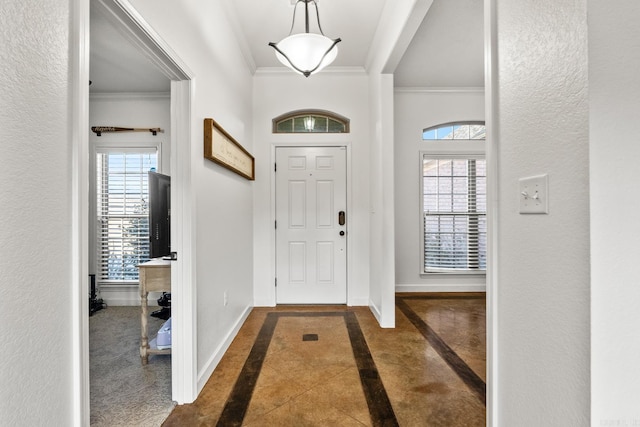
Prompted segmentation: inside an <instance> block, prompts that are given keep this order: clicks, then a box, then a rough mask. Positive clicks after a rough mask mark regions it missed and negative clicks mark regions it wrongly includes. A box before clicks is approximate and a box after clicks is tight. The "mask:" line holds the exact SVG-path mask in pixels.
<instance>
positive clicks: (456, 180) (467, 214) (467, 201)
mask: <svg viewBox="0 0 640 427" xmlns="http://www.w3.org/2000/svg"><path fill="white" fill-rule="evenodd" d="M422 172H423V178H422V179H423V219H424V272H434V271H479V270H486V245H487V222H486V205H487V204H486V163H485V160H484V159H483V158H479V157H478V158H471V157H470V156H469V157H467V158H438V157H434V156H430V155H428V154H424V155H423V162H422Z"/></svg>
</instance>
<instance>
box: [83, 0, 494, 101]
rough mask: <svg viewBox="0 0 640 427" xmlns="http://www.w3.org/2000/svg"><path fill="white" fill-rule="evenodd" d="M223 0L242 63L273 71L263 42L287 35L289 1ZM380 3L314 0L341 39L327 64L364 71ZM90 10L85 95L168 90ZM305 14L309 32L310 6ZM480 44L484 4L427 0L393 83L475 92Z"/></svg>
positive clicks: (329, 32) (327, 29) (325, 26)
mask: <svg viewBox="0 0 640 427" xmlns="http://www.w3.org/2000/svg"><path fill="white" fill-rule="evenodd" d="M225 1H226V2H227V6H228V8H229V10H230V12H231V13H233V14H234V15H235V17H234V20H235V21H236V27H237V28H238V33H239V34H240V36H241V37H243V38H244V41H245V42H246V46H247V47H248V51H249V56H250V59H249V61H252V62H253V65H255V67H256V68H258V69H260V68H269V67H280V66H281V64H280V63H279V62H278V61H277V59H276V58H275V55H274V52H273V48H271V47H269V46H268V42H277V41H279V40H281V39H282V38H284V37H286V36H287V35H288V34H289V29H290V27H291V20H292V16H293V11H294V6H293V5H292V4H291V0H259V1H257V0H225ZM387 1H389V2H394V1H397V0H349V1H339V0H319V1H318V5H319V12H320V23H321V25H322V30H323V32H324V34H325V35H326V36H328V37H330V38H337V37H340V38H341V39H342V42H340V43H339V44H338V47H339V53H338V57H337V58H336V60H335V61H334V62H333V64H332V65H331V67H363V68H364V67H365V64H366V63H367V58H368V55H369V50H370V47H371V42H372V40H374V36H375V33H376V30H377V28H378V26H379V25H380V24H384V23H385V21H384V20H385V19H386V17H385V16H384V15H383V10H384V6H385V2H387ZM390 4H391V5H392V4H393V3H390ZM303 6H304V5H300V6H298V12H297V15H296V26H295V28H301V26H302V25H303V24H304V11H303V9H304V7H303ZM391 7H392V6H391ZM95 9H96V8H93V7H92V10H91V23H90V25H91V46H90V52H91V57H90V64H91V70H90V79H91V81H92V84H91V87H90V91H91V92H92V93H109V92H168V91H169V90H170V82H169V79H168V78H167V77H165V76H164V74H162V73H161V72H160V71H159V70H158V69H157V68H156V66H155V65H153V64H152V63H151V61H149V60H148V59H147V58H146V57H145V56H144V55H142V54H140V53H139V51H138V50H137V48H136V47H135V46H133V45H132V44H131V43H130V42H129V41H128V40H127V39H126V38H125V37H124V36H123V35H122V34H121V33H120V32H119V31H118V30H117V29H116V28H115V27H114V26H113V24H112V23H111V22H110V21H109V20H108V19H107V18H106V17H105V16H104V15H103V13H102V12H100V11H98V10H95ZM310 12H311V13H312V14H311V17H312V19H311V21H310V22H311V31H312V32H313V31H314V30H315V28H316V27H315V20H314V18H313V16H314V15H313V7H311V8H310ZM265 16H268V17H269V19H264V17H265ZM294 32H297V31H294ZM483 45H484V43H483V0H434V1H433V4H432V5H431V7H430V8H429V10H428V12H427V14H426V16H425V17H424V19H423V20H422V24H421V25H420V26H419V28H418V30H417V31H416V32H415V35H414V36H413V39H412V40H411V42H410V43H409V45H408V47H407V48H406V50H405V52H404V54H403V55H402V59H401V60H400V62H399V64H398V66H397V68H396V69H395V72H394V82H395V86H397V87H426V88H456V87H482V86H483V85H484V74H483V73H484V63H483V61H484V52H483Z"/></svg>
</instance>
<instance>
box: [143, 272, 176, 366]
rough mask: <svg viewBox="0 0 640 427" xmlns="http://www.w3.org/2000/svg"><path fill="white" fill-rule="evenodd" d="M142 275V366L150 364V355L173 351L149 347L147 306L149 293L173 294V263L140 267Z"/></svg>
mask: <svg viewBox="0 0 640 427" xmlns="http://www.w3.org/2000/svg"><path fill="white" fill-rule="evenodd" d="M138 272H139V275H140V307H141V308H142V313H141V315H140V326H141V332H142V334H141V339H140V358H141V359H142V364H143V365H146V364H147V363H148V362H149V355H150V354H171V349H170V348H168V349H165V350H159V349H158V348H157V347H155V346H154V345H153V344H152V345H149V336H148V333H149V331H148V321H149V313H148V311H149V309H148V306H147V297H148V296H149V292H171V261H168V260H151V261H148V262H145V263H144V264H140V265H139V266H138Z"/></svg>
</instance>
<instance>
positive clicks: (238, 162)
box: [204, 118, 255, 181]
mask: <svg viewBox="0 0 640 427" xmlns="http://www.w3.org/2000/svg"><path fill="white" fill-rule="evenodd" d="M204 157H205V159H208V160H211V161H212V162H214V163H217V164H219V165H220V166H222V167H225V168H227V169H229V170H231V171H233V172H235V173H237V174H238V175H240V176H242V177H244V178H246V179H248V180H250V181H254V180H255V159H254V157H253V156H252V155H251V153H249V152H248V151H247V150H245V148H244V147H243V146H242V145H240V143H238V141H236V140H235V139H234V138H233V137H232V136H231V135H229V134H228V133H227V132H226V131H225V130H224V129H223V128H222V126H220V125H219V124H218V123H217V122H216V121H215V120H213V119H211V118H206V119H204Z"/></svg>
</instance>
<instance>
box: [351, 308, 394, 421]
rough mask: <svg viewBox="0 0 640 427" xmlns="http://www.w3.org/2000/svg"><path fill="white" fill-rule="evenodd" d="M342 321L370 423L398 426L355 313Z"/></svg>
mask: <svg viewBox="0 0 640 427" xmlns="http://www.w3.org/2000/svg"><path fill="white" fill-rule="evenodd" d="M344 320H345V322H346V324H347V331H348V332H349V339H350V340H351V348H352V349H353V356H354V358H355V359H356V365H357V366H358V373H359V374H360V382H361V383H362V389H363V390H364V395H365V398H366V399H367V406H368V407H369V414H370V415H371V422H372V423H373V425H374V426H384V427H393V426H398V425H399V424H398V420H397V419H396V415H395V413H394V412H393V407H392V406H391V401H390V400H389V396H388V395H387V391H386V389H385V388H384V384H382V380H381V379H380V374H379V373H378V368H377V367H376V364H375V362H374V361H373V357H372V356H371V352H370V351H369V346H368V345H367V341H366V340H365V338H364V334H363V333H362V329H360V323H358V318H357V317H356V315H355V313H353V312H347V313H345V317H344Z"/></svg>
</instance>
